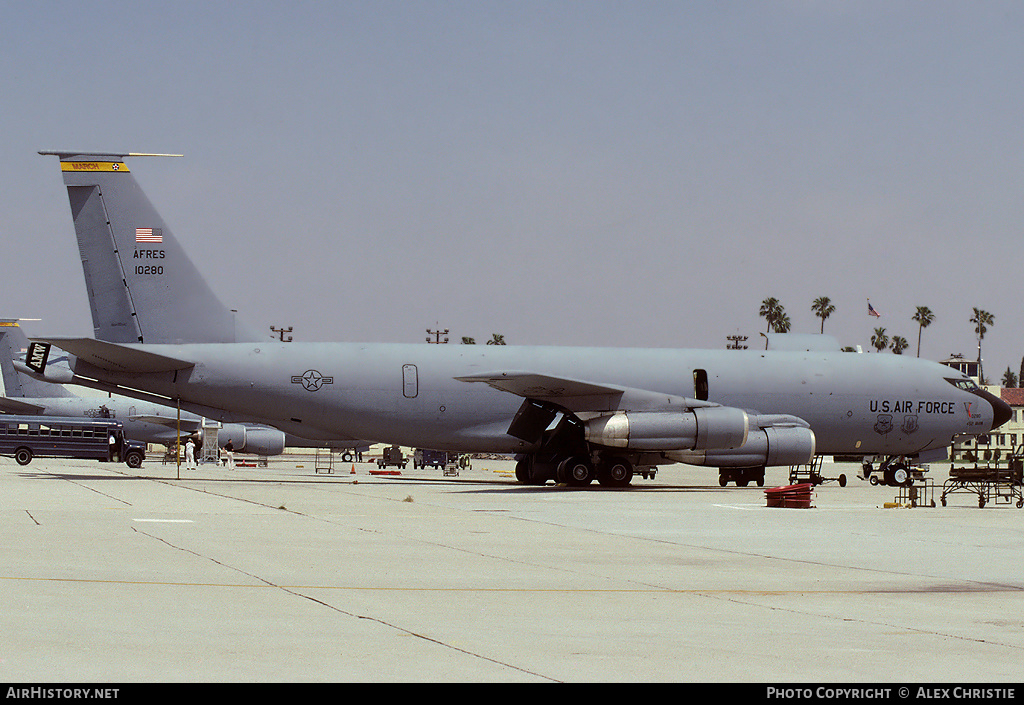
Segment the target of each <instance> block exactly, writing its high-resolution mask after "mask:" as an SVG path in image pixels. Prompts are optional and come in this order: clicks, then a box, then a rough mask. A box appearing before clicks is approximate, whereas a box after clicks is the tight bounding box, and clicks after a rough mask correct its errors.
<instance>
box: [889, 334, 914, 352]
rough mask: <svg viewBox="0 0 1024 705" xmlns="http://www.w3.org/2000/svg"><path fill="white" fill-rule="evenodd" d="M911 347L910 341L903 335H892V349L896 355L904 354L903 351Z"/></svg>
mask: <svg viewBox="0 0 1024 705" xmlns="http://www.w3.org/2000/svg"><path fill="white" fill-rule="evenodd" d="M909 347H910V343H908V342H907V339H906V338H904V337H903V336H902V335H894V336H893V337H892V351H893V353H895V354H896V355H902V354H903V351H904V350H906V349H907V348H909Z"/></svg>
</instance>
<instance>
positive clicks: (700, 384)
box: [693, 370, 708, 401]
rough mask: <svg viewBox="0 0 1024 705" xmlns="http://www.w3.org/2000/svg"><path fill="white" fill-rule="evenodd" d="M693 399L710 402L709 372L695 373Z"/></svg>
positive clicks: (695, 371) (697, 371)
mask: <svg viewBox="0 0 1024 705" xmlns="http://www.w3.org/2000/svg"><path fill="white" fill-rule="evenodd" d="M693 397H694V398H695V399H700V400H701V401H707V400H708V371H707V370H694V371H693Z"/></svg>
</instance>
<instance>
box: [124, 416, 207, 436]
mask: <svg viewBox="0 0 1024 705" xmlns="http://www.w3.org/2000/svg"><path fill="white" fill-rule="evenodd" d="M128 420H129V421H141V422H144V423H158V424H162V425H164V426H167V427H168V428H172V429H174V428H180V429H181V430H182V431H185V432H187V433H193V432H195V431H198V430H199V429H201V428H202V425H203V423H202V421H201V420H199V419H197V418H195V417H188V418H183V419H178V417H177V416H163V415H157V414H129V415H128Z"/></svg>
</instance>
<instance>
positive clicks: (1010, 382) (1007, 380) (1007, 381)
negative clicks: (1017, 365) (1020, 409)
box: [1003, 365, 1017, 389]
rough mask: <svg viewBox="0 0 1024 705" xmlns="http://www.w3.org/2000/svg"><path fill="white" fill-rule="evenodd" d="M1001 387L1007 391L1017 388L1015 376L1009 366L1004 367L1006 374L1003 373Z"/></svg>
mask: <svg viewBox="0 0 1024 705" xmlns="http://www.w3.org/2000/svg"><path fill="white" fill-rule="evenodd" d="M1003 386H1004V387H1007V388H1009V389H1012V388H1014V387H1016V386H1017V375H1015V374H1014V373H1013V370H1011V369H1010V367H1009V365H1007V367H1006V372H1004V373H1003Z"/></svg>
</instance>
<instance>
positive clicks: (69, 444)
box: [0, 414, 146, 468]
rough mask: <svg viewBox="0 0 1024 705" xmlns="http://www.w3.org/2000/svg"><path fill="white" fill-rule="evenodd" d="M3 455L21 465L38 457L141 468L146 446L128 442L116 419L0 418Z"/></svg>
mask: <svg viewBox="0 0 1024 705" xmlns="http://www.w3.org/2000/svg"><path fill="white" fill-rule="evenodd" d="M0 455H6V456H14V459H15V460H16V461H17V462H18V464H19V465H28V464H29V463H31V462H32V458H34V457H36V456H38V457H42V458H84V459H89V458H91V459H94V460H100V461H107V462H114V463H119V462H122V461H123V462H124V463H125V464H126V465H127V466H128V467H131V468H137V467H140V466H141V465H142V461H143V460H144V459H145V458H146V444H145V443H142V442H140V441H132V440H128V439H126V438H125V437H124V428H123V426H122V424H121V422H120V421H114V420H113V419H89V418H83V417H78V416H74V417H70V416H68V417H65V416H20V415H15V414H0Z"/></svg>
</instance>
